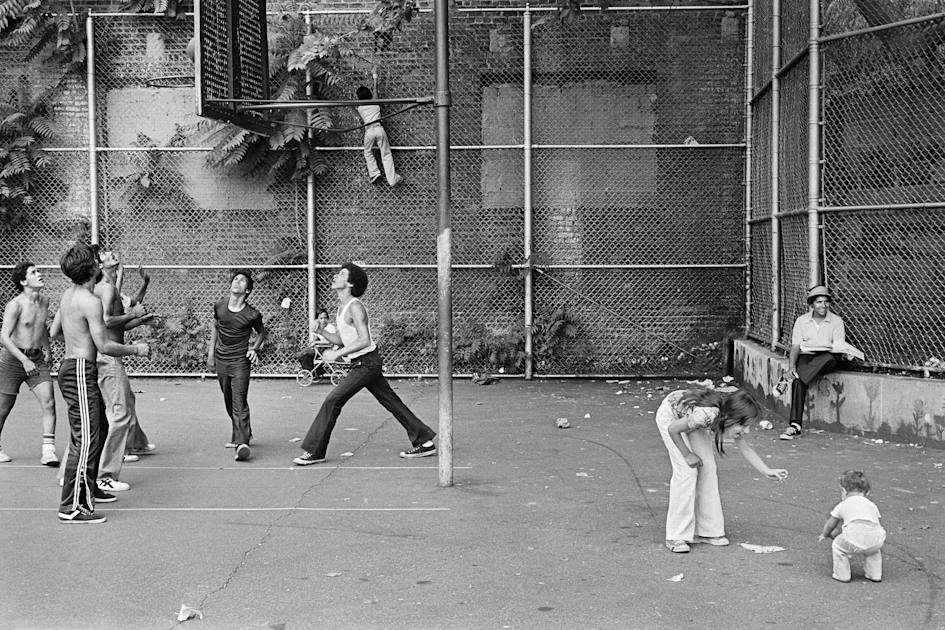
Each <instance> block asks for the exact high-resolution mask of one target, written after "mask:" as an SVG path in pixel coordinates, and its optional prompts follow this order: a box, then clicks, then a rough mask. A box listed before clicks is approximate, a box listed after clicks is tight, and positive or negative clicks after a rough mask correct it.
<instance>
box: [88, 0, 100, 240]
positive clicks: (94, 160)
mask: <svg viewBox="0 0 945 630" xmlns="http://www.w3.org/2000/svg"><path fill="white" fill-rule="evenodd" d="M85 39H86V42H87V44H86V59H85V63H86V71H85V76H86V84H87V88H86V89H87V92H88V108H89V224H90V225H89V227H90V230H91V234H90V238H91V241H92V244H93V245H95V244H98V231H99V225H98V146H97V145H98V127H97V125H96V121H95V98H96V97H95V24H94V23H93V21H92V12H91V11H89V15H88V17H87V18H85Z"/></svg>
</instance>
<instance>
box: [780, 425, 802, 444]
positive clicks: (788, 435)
mask: <svg viewBox="0 0 945 630" xmlns="http://www.w3.org/2000/svg"><path fill="white" fill-rule="evenodd" d="M800 435H801V425H799V424H797V423H796V422H792V423H791V426H789V427H788V428H787V429H786V430H785V431H784V433H782V434H781V435H780V438H781V439H782V440H793V439H794V438H796V437H800Z"/></svg>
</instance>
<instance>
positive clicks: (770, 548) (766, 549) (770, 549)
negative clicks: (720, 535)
mask: <svg viewBox="0 0 945 630" xmlns="http://www.w3.org/2000/svg"><path fill="white" fill-rule="evenodd" d="M739 545H741V547H742V548H743V549H747V550H748V551H754V552H755V553H774V552H776V551H784V547H776V546H775V545H767V546H765V545H752V544H750V543H739Z"/></svg>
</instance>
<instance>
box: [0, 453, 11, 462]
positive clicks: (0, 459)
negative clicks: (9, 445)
mask: <svg viewBox="0 0 945 630" xmlns="http://www.w3.org/2000/svg"><path fill="white" fill-rule="evenodd" d="M12 461H13V458H12V457H10V456H9V455H7V454H6V453H4V452H3V451H0V463H2V464H6V463H7V462H12Z"/></svg>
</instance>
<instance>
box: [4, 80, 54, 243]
mask: <svg viewBox="0 0 945 630" xmlns="http://www.w3.org/2000/svg"><path fill="white" fill-rule="evenodd" d="M52 134H53V130H52V127H51V126H50V124H49V121H48V120H47V119H46V102H45V99H44V98H39V99H37V100H35V101H31V100H30V99H29V98H28V97H27V96H26V88H25V84H21V87H20V89H18V90H16V91H15V92H14V93H13V99H12V102H9V103H0V225H3V226H7V227H9V226H12V225H15V224H17V223H18V222H19V221H20V220H21V219H22V218H23V215H24V213H25V212H26V209H27V208H28V207H29V206H30V205H31V204H32V203H33V196H32V193H33V192H34V189H35V188H36V182H35V176H36V173H37V171H39V170H40V169H43V168H46V167H47V166H48V165H49V157H48V156H47V155H46V154H45V153H43V151H42V149H41V148H40V144H41V143H42V141H43V140H46V139H48V138H50V137H51V136H52Z"/></svg>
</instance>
